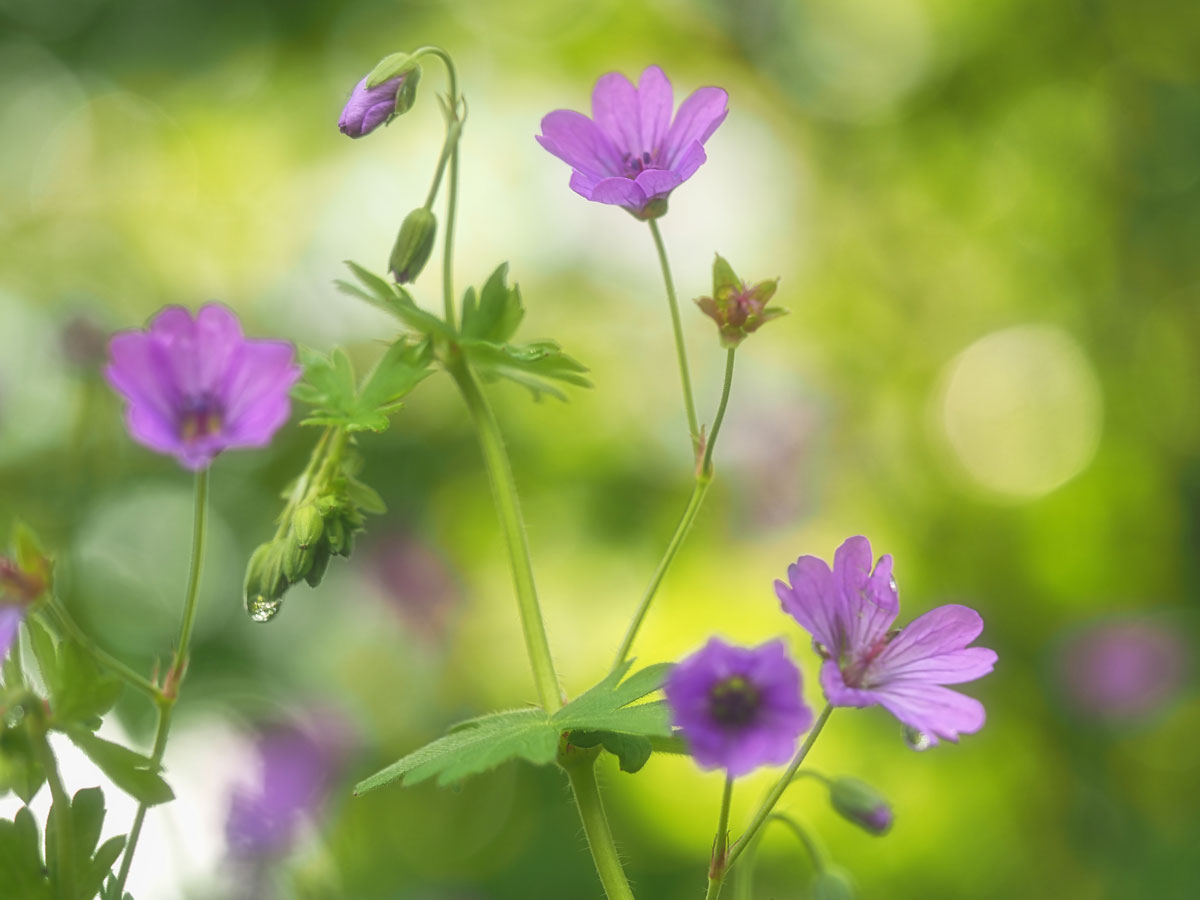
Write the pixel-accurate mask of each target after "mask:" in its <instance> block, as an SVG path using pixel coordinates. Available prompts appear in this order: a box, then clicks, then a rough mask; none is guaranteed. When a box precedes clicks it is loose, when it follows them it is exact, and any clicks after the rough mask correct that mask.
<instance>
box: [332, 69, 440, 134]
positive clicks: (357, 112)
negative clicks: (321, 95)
mask: <svg viewBox="0 0 1200 900" xmlns="http://www.w3.org/2000/svg"><path fill="white" fill-rule="evenodd" d="M381 65H382V64H381ZM378 68H379V67H378V66H377V67H376V69H378ZM374 76H375V72H372V73H371V74H370V75H368V76H367V77H365V78H363V79H362V81H360V82H359V83H358V84H356V85H355V86H354V90H353V91H351V93H350V99H349V100H347V101H346V106H345V108H344V109H343V110H342V117H341V118H340V119H338V130H339V131H340V132H341V133H342V134H344V135H347V136H348V137H352V138H360V137H363V136H364V135H368V134H370V133H371V132H372V131H374V130H375V129H376V128H378V127H379V126H380V125H385V124H387V123H388V122H390V121H391V120H392V119H394V118H396V116H399V115H403V114H404V113H406V112H408V111H409V110H410V109H411V108H412V105H413V101H414V100H415V99H416V96H417V84H418V82H419V81H420V80H421V75H420V68H419V67H416V66H413V67H411V68H408V69H407V70H405V71H402V72H400V73H399V74H396V75H392V76H391V77H389V78H387V79H386V80H382V81H380V80H378V79H376V78H375V77H374Z"/></svg>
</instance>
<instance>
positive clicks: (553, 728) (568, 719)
mask: <svg viewBox="0 0 1200 900" xmlns="http://www.w3.org/2000/svg"><path fill="white" fill-rule="evenodd" d="M631 665H632V662H627V663H624V664H623V665H622V666H620V667H619V668H617V669H615V670H613V671H612V672H610V673H609V674H608V676H607V677H606V678H605V679H604V680H603V681H601V682H600V683H599V684H597V685H595V686H594V687H592V688H591V689H590V690H588V691H585V692H584V693H583V694H581V695H580V696H579V697H578V698H577V699H576V700H575V701H574V702H572V703H569V704H567V705H566V706H564V707H563V708H562V709H560V710H559V711H558V712H556V713H555V714H554V715H553V716H548V715H546V712H545V710H542V709H518V710H508V711H505V712H497V713H491V714H489V715H486V716H481V717H479V718H476V719H468V720H467V721H466V722H462V723H460V724H458V725H456V726H454V727H453V728H452V729H451V730H450V731H449V733H447V734H446V735H444V736H443V737H440V738H438V739H437V740H436V741H434V742H433V743H431V744H426V745H425V746H424V747H422V748H421V749H419V750H416V751H414V752H412V753H410V754H408V756H405V757H403V758H402V759H399V760H397V761H396V762H394V763H392V764H391V765H390V766H388V767H387V768H385V769H383V770H381V771H379V772H377V773H376V774H374V775H372V776H371V777H370V778H367V779H365V780H363V781H362V782H360V783H359V784H358V786H357V788H356V789H355V793H357V794H364V793H366V792H367V791H371V790H374V789H375V788H378V787H382V786H383V785H385V784H390V783H391V782H393V781H396V780H400V781H401V783H402V784H404V785H412V784H417V783H419V782H421V781H425V780H426V779H429V778H433V777H436V778H437V782H438V784H440V785H445V784H449V783H451V782H454V781H458V780H460V779H462V778H466V777H467V776H469V775H476V774H479V773H480V772H485V771H487V770H488V769H492V768H495V767H496V766H498V765H500V764H501V763H504V762H507V761H508V760H510V759H524V760H527V761H528V762H531V763H533V764H534V765H543V766H544V765H548V764H550V763H551V762H553V761H554V759H555V756H556V754H557V752H558V745H559V740H560V737H561V736H562V735H563V734H564V733H565V732H570V734H569V735H568V740H569V741H570V742H571V743H572V744H576V745H577V746H580V747H595V746H603V747H604V748H605V749H606V750H608V751H609V752H610V753H613V754H614V755H616V756H617V757H618V759H619V760H620V765H621V768H622V769H624V770H625V771H626V772H636V771H637V770H638V769H640V768H641V767H642V766H643V765H645V763H646V760H647V759H649V758H650V754H651V752H652V750H653V747H652V744H651V741H650V737H651V736H655V737H657V738H669V737H670V736H671V725H670V719H669V717H668V715H667V710H666V704H665V703H663V702H662V701H655V702H650V703H636V701H638V700H641V699H642V698H643V697H645V696H646V695H648V694H650V693H652V692H653V691H655V690H657V689H658V688H660V687H661V686H662V682H663V679H664V678H665V677H666V675H667V672H668V671H670V668H671V667H670V665H669V664H662V665H656V666H649V667H648V668H645V669H642V670H641V671H639V672H637V673H636V674H634V675H633V676H631V677H630V678H628V679H626V680H625V681H623V682H622V681H621V678H622V676H624V675H625V673H626V672H628V671H629V668H630V666H631ZM577 735H578V736H579V738H580V740H576V736H577Z"/></svg>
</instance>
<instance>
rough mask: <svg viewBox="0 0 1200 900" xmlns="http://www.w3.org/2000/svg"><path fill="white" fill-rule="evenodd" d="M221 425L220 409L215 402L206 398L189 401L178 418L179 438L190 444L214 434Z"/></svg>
mask: <svg viewBox="0 0 1200 900" xmlns="http://www.w3.org/2000/svg"><path fill="white" fill-rule="evenodd" d="M222 424H223V422H222V415H221V407H220V405H219V404H218V403H217V402H216V401H215V400H212V399H210V398H208V397H201V398H199V399H193V400H189V401H188V405H187V407H186V408H185V409H184V411H183V413H182V414H181V415H180V416H179V436H180V437H181V438H182V439H183V440H185V441H187V442H189V443H190V442H192V441H196V440H199V439H200V438H206V437H208V436H210V435H213V434H216V433H217V432H219V431H220V430H221V425H222Z"/></svg>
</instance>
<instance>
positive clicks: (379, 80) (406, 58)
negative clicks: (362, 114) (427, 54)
mask: <svg viewBox="0 0 1200 900" xmlns="http://www.w3.org/2000/svg"><path fill="white" fill-rule="evenodd" d="M414 69H420V65H419V64H418V63H417V60H416V59H414V58H413V56H412V54H411V53H404V52H400V53H389V54H388V55H387V56H385V57H384V58H383V59H381V60H380V61H379V62H377V63H376V64H375V68H373V69H372V70H371V71H370V72H369V73H368V75H367V89H368V90H370V89H371V88H373V87H378V86H379V85H381V84H383V83H384V82H385V81H387V80H389V79H391V78H395V77H396V76H397V75H403V74H404V73H405V72H411V71H413V70H414Z"/></svg>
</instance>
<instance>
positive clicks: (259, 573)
mask: <svg viewBox="0 0 1200 900" xmlns="http://www.w3.org/2000/svg"><path fill="white" fill-rule="evenodd" d="M286 589H287V582H286V581H285V580H284V574H283V559H282V557H281V554H280V552H279V547H278V546H276V544H275V542H274V541H268V542H267V543H265V544H260V545H259V546H258V547H257V548H256V549H255V551H254V552H253V553H252V554H251V555H250V562H249V563H248V564H247V566H246V581H245V585H244V590H245V595H246V598H247V601H249V600H250V599H252V598H255V597H260V596H262V597H266V598H267V599H269V600H274V599H277V598H278V597H280V596H282V595H283V592H284V591H285V590H286Z"/></svg>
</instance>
